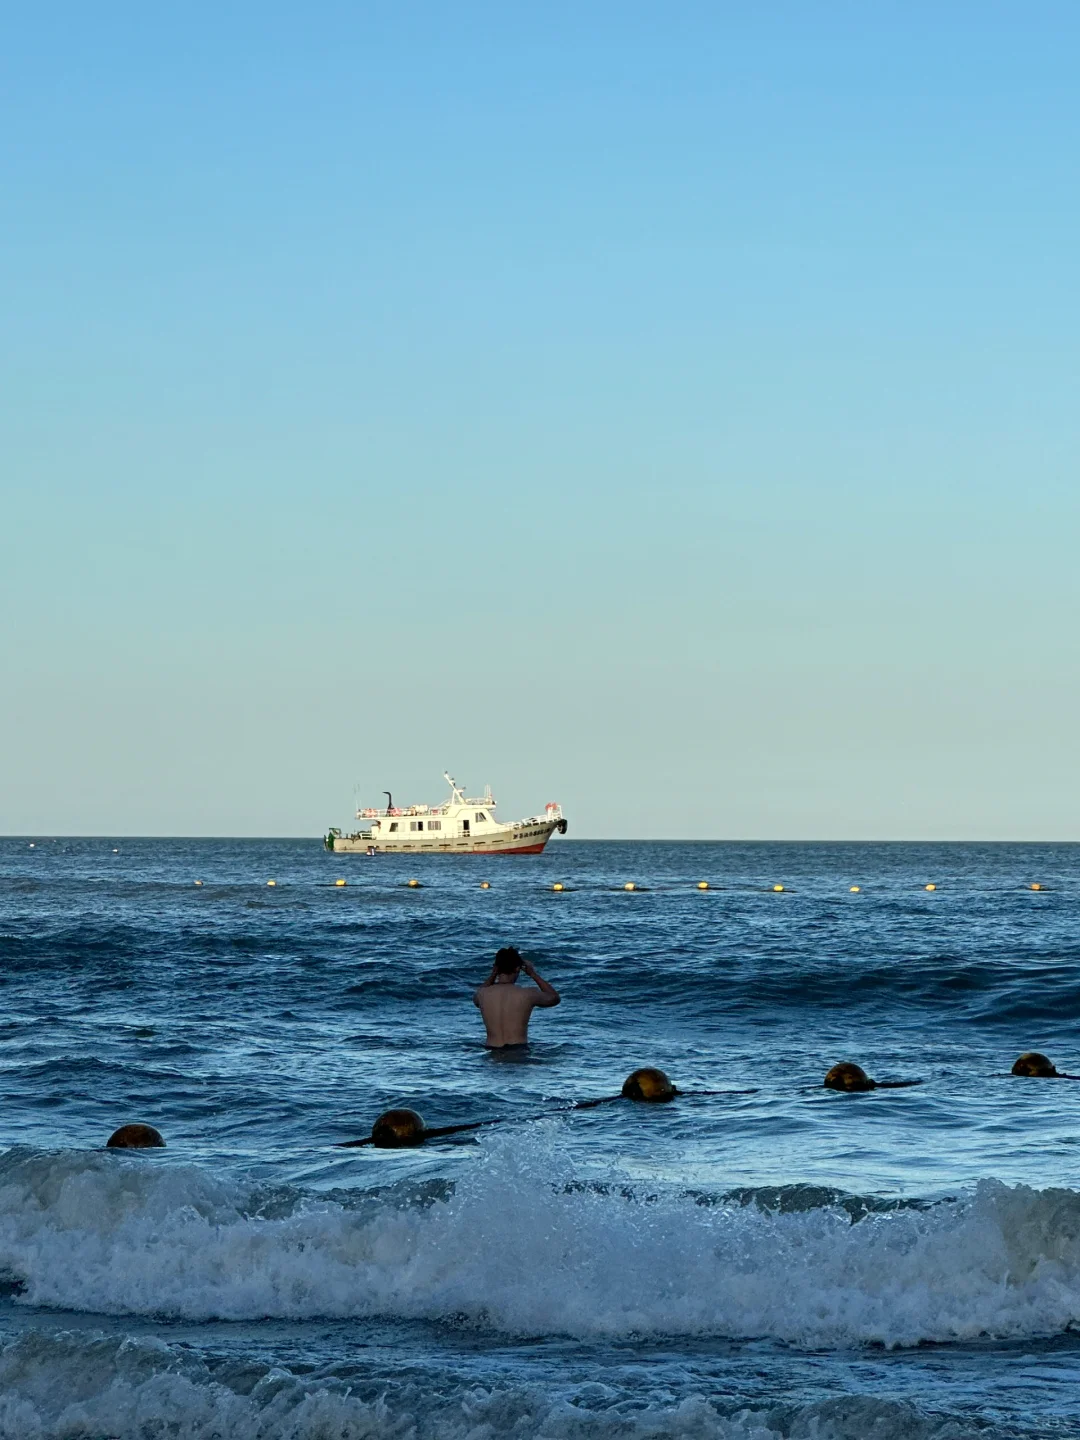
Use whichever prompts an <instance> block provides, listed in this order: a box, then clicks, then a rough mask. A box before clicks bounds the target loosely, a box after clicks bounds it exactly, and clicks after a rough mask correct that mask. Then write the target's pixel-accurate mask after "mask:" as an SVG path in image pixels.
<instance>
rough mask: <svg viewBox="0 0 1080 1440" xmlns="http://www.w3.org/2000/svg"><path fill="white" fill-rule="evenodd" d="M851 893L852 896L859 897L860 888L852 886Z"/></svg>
mask: <svg viewBox="0 0 1080 1440" xmlns="http://www.w3.org/2000/svg"><path fill="white" fill-rule="evenodd" d="M851 893H852V895H858V893H859V887H858V885H852V887H851Z"/></svg>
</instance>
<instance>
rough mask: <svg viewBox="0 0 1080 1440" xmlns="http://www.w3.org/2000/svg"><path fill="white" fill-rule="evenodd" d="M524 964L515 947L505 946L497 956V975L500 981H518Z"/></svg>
mask: <svg viewBox="0 0 1080 1440" xmlns="http://www.w3.org/2000/svg"><path fill="white" fill-rule="evenodd" d="M522 963H523V962H522V959H521V956H520V955H519V954H518V952H517V951H516V950H515V949H514V947H513V945H504V946H503V948H502V949H501V950H500V951H499V952H498V953H497V954H496V956H495V974H496V975H498V977H499V979H500V980H516V979H517V977H518V971H519V970H520V969H521V966H522Z"/></svg>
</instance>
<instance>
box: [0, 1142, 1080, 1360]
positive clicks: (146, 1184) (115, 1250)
mask: <svg viewBox="0 0 1080 1440" xmlns="http://www.w3.org/2000/svg"><path fill="white" fill-rule="evenodd" d="M555 1138H556V1137H555V1135H554V1134H553V1133H551V1132H548V1133H543V1132H541V1133H539V1134H538V1133H536V1132H533V1133H531V1134H525V1135H521V1134H519V1135H504V1136H501V1137H499V1138H497V1139H491V1140H489V1141H488V1143H487V1145H486V1153H485V1154H484V1156H483V1157H482V1158H481V1160H480V1161H479V1163H478V1164H477V1165H476V1166H475V1168H473V1169H472V1170H471V1171H470V1173H468V1174H467V1175H466V1177H465V1178H464V1179H463V1180H461V1181H459V1182H458V1184H457V1185H456V1186H455V1187H449V1186H443V1187H435V1188H432V1187H431V1186H428V1187H426V1188H425V1187H417V1186H401V1187H397V1188H395V1189H391V1190H389V1191H387V1190H383V1191H380V1192H375V1193H373V1192H370V1191H369V1192H364V1191H356V1192H349V1193H347V1194H346V1195H343V1196H336V1197H333V1198H317V1197H312V1196H310V1195H307V1196H305V1195H304V1194H302V1193H301V1192H299V1191H293V1192H282V1191H278V1192H274V1193H268V1192H258V1191H252V1190H251V1189H245V1188H244V1187H243V1186H242V1185H241V1184H239V1183H237V1182H235V1181H232V1180H228V1179H223V1178H219V1177H218V1176H215V1175H212V1174H210V1173H209V1172H208V1171H206V1170H203V1169H200V1168H198V1167H195V1166H191V1165H184V1164H176V1163H174V1162H172V1161H171V1160H170V1158H169V1157H165V1156H125V1155H118V1154H114V1153H108V1152H92V1153H86V1152H64V1153H61V1154H48V1153H44V1152H40V1151H32V1150H27V1149H15V1150H12V1151H9V1152H8V1153H7V1154H6V1155H4V1156H3V1157H2V1158H0V1271H2V1272H3V1273H5V1274H6V1276H7V1277H8V1283H9V1286H10V1287H12V1288H13V1289H15V1290H16V1292H17V1293H19V1297H20V1300H21V1302H22V1303H24V1304H31V1305H37V1306H48V1307H54V1308H58V1309H65V1310H74V1311H85V1312H93V1313H100V1314H113V1315H155V1316H160V1315H166V1316H171V1317H179V1318H183V1319H186V1320H210V1319H219V1320H252V1319H261V1318H264V1317H272V1318H279V1319H291V1320H299V1319H307V1318H319V1317H326V1318H341V1317H376V1316H378V1317H391V1318H395V1319H399V1320H428V1321H438V1322H450V1323H455V1324H465V1325H472V1326H476V1327H482V1328H485V1329H489V1330H494V1331H497V1332H503V1333H506V1334H513V1335H522V1334H526V1335H535V1334H563V1335H569V1336H576V1337H582V1338H592V1337H596V1338H605V1337H617V1336H625V1335H643V1336H644V1335H653V1336H659V1335H671V1336H691V1335H703V1336H704V1335H707V1336H718V1337H719V1336H722V1337H726V1338H730V1339H750V1338H767V1339H771V1340H775V1341H781V1342H785V1343H787V1344H791V1345H795V1346H803V1347H810V1348H819V1347H842V1346H848V1345H856V1344H883V1345H887V1346H910V1345H916V1344H918V1343H920V1342H923V1341H938V1342H946V1341H968V1340H972V1339H975V1338H977V1337H995V1338H1014V1337H1028V1336H1031V1337H1034V1336H1040V1335H1047V1334H1052V1333H1055V1332H1059V1331H1061V1330H1063V1329H1064V1328H1065V1327H1067V1326H1068V1325H1069V1324H1070V1323H1071V1322H1072V1321H1073V1320H1074V1319H1075V1318H1076V1317H1077V1316H1080V1196H1078V1195H1077V1194H1076V1193H1074V1192H1073V1191H1071V1190H1064V1189H1057V1190H1044V1191H1038V1190H1034V1189H1029V1188H1028V1187H1026V1186H1007V1185H1004V1184H1001V1183H999V1182H997V1181H991V1180H987V1181H983V1182H981V1183H980V1184H979V1185H978V1186H977V1187H975V1189H974V1190H973V1191H971V1192H969V1193H966V1194H965V1195H963V1196H961V1197H960V1198H959V1199H957V1200H954V1201H942V1202H940V1203H937V1204H935V1205H930V1206H926V1207H921V1208H919V1207H908V1208H895V1209H890V1210H880V1209H876V1210H874V1209H868V1208H866V1207H863V1208H858V1207H856V1208H855V1209H854V1210H853V1209H852V1207H851V1206H850V1205H849V1206H847V1207H845V1206H844V1205H843V1204H839V1203H834V1201H833V1200H830V1198H829V1197H828V1196H827V1194H826V1196H825V1197H824V1198H825V1199H826V1202H827V1203H824V1204H814V1203H810V1202H807V1203H806V1204H805V1206H803V1207H802V1208H800V1207H798V1206H796V1207H794V1208H791V1207H785V1206H784V1205H777V1204H775V1197H767V1196H763V1198H761V1199H759V1201H758V1203H749V1204H748V1203H746V1201H747V1194H746V1192H740V1194H739V1196H738V1198H730V1199H728V1200H724V1199H716V1198H714V1199H713V1200H712V1201H711V1202H710V1203H703V1199H702V1197H701V1196H694V1195H687V1194H685V1193H679V1194H676V1193H656V1192H655V1191H652V1192H650V1191H647V1190H646V1189H644V1188H642V1187H640V1186H636V1185H635V1184H633V1183H631V1182H629V1181H627V1180H626V1179H625V1177H623V1178H620V1177H611V1176H608V1177H606V1183H599V1182H598V1180H597V1177H596V1176H594V1175H587V1174H583V1173H581V1172H579V1171H574V1170H573V1169H572V1167H571V1166H570V1164H569V1162H568V1161H567V1160H566V1159H565V1157H564V1156H563V1155H562V1154H561V1152H560V1151H559V1149H558V1147H557V1145H556V1144H555ZM853 1215H854V1216H856V1217H861V1218H857V1219H856V1220H855V1223H853Z"/></svg>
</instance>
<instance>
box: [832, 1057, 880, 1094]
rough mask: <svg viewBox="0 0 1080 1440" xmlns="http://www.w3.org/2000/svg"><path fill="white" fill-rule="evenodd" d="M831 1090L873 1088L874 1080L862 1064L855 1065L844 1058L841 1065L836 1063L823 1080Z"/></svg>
mask: <svg viewBox="0 0 1080 1440" xmlns="http://www.w3.org/2000/svg"><path fill="white" fill-rule="evenodd" d="M822 1083H823V1084H824V1085H825V1086H826V1087H827V1088H828V1089H830V1090H873V1089H874V1088H875V1086H874V1081H873V1080H871V1079H870V1077H869V1075H867V1073H866V1071H865V1070H864V1069H863V1068H862V1066H861V1065H853V1064H852V1063H851V1062H850V1060H844V1061H842V1062H841V1063H840V1064H839V1065H834V1066H833V1067H832V1069H831V1070H830V1071H829V1073H828V1074H827V1075H826V1076H825V1079H824V1081H823V1082H822Z"/></svg>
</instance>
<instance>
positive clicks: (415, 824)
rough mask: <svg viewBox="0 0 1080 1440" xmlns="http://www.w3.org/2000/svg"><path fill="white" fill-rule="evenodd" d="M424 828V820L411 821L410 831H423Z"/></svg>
mask: <svg viewBox="0 0 1080 1440" xmlns="http://www.w3.org/2000/svg"><path fill="white" fill-rule="evenodd" d="M423 828H424V822H423V820H410V821H409V829H410V830H422V829H423Z"/></svg>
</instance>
